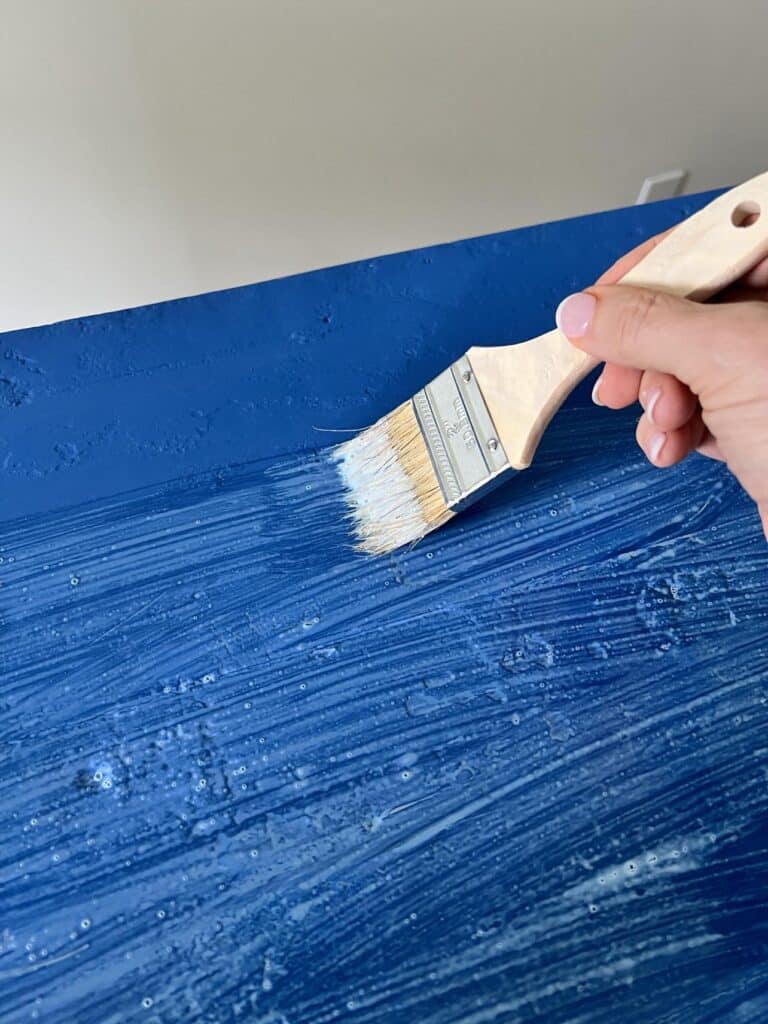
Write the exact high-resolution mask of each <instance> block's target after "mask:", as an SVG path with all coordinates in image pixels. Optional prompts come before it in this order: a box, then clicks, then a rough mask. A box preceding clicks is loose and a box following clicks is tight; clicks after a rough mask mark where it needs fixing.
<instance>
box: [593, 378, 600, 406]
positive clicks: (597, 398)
mask: <svg viewBox="0 0 768 1024" xmlns="http://www.w3.org/2000/svg"><path fill="white" fill-rule="evenodd" d="M602 383H603V376H602V374H601V375H600V376H599V377H598V378H597V380H596V381H595V386H594V387H593V388H592V401H593V402H594V403H595V405H602V404H603V403H602V402H601V401H600V385H601V384H602Z"/></svg>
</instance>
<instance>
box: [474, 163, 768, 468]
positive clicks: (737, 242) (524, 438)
mask: <svg viewBox="0 0 768 1024" xmlns="http://www.w3.org/2000/svg"><path fill="white" fill-rule="evenodd" d="M766 256H768V172H767V173H765V174H761V175H759V176H758V177H756V178H752V180H751V181H748V182H746V183H745V184H743V185H739V186H738V188H734V189H731V191H730V192H725V193H723V195H721V196H718V197H717V199H715V200H713V202H711V203H710V204H709V205H708V206H705V207H704V209H702V210H699V212H698V213H695V214H694V215H693V216H692V217H690V218H689V219H688V220H685V221H683V222H682V223H681V224H679V225H678V226H677V227H676V228H674V229H673V230H672V231H671V232H670V233H669V234H668V235H667V236H666V238H664V239H662V241H661V242H659V244H658V245H657V246H656V247H655V248H654V249H652V250H651V252H649V253H648V254H647V256H645V257H643V259H642V260H641V261H640V262H639V263H637V264H636V265H635V266H634V267H633V268H632V269H631V270H630V271H629V273H627V274H625V275H624V277H623V278H622V279H621V284H628V285H634V286H635V287H643V288H653V289H655V290H656V291H663V292H670V293H671V294H673V295H680V296H682V297H683V298H689V299H695V300H698V301H703V300H704V299H708V298H709V297H710V296H712V295H714V294H715V293H716V292H719V291H721V290H722V289H723V288H725V287H727V285H729V284H732V283H733V282H734V281H736V280H738V279H739V278H740V277H741V276H742V275H743V274H745V273H746V272H747V271H748V270H750V269H751V268H752V267H753V266H755V264H757V263H759V262H760V260H761V259H763V258H764V257H766ZM467 357H468V359H469V361H470V364H471V366H472V371H473V373H474V375H475V378H476V380H477V383H478V384H479V386H480V388H481V389H482V392H483V396H484V397H485V401H486V403H487V405H488V411H489V412H490V414H491V418H492V419H493V423H494V426H495V428H496V430H497V432H498V435H499V440H500V441H501V443H502V444H503V445H504V449H505V451H506V453H507V456H508V458H509V461H510V463H511V464H512V465H513V466H514V467H515V468H516V469H525V468H526V467H527V466H529V465H530V463H531V459H532V458H533V454H534V452H535V451H536V448H537V447H538V444H539V441H540V440H541V435H542V434H543V433H544V430H545V429H546V427H547V424H548V423H549V421H550V420H551V419H552V417H553V416H554V414H555V412H556V411H557V410H558V409H559V407H560V405H561V404H562V403H563V401H564V400H565V399H566V398H567V396H568V395H569V394H570V393H571V391H572V390H573V389H574V388H575V387H576V385H577V384H578V383H579V381H581V380H582V379H583V378H584V377H585V376H586V375H587V374H588V373H589V372H590V370H593V369H594V368H595V366H597V365H598V362H597V360H595V359H593V358H592V357H591V356H588V355H586V354H585V353H583V352H579V351H578V349H575V348H574V347H573V345H571V344H570V342H568V341H567V339H566V338H565V337H564V336H563V335H562V334H561V333H560V332H559V331H550V332H549V334H543V335H542V336H541V337H539V338H534V339H533V340H532V341H526V342H523V343H522V344H520V345H504V346H500V347H498V348H471V349H470V350H469V352H467Z"/></svg>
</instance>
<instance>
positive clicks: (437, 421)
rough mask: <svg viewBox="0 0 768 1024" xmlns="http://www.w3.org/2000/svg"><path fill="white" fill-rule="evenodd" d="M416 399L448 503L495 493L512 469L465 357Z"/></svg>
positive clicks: (452, 504) (457, 505)
mask: <svg viewBox="0 0 768 1024" xmlns="http://www.w3.org/2000/svg"><path fill="white" fill-rule="evenodd" d="M412 401H413V408H414V411H415V413H416V418H417V419H418V421H419V425H420V427H421V432H422V434H423V435H424V439H425V441H426V443H427V449H428V450H429V455H430V458H431V459H432V465H433V466H434V470H435V475H436V476H437V479H438V481H439V483H440V487H441V489H442V492H443V497H444V498H445V503H446V505H448V506H449V507H451V508H455V509H458V508H461V507H462V505H463V504H464V503H465V501H466V500H468V499H469V498H470V496H471V498H472V500H473V501H476V500H477V498H478V496H479V495H478V491H483V490H491V488H492V487H493V486H495V483H496V482H497V481H496V478H497V477H498V476H499V475H500V474H502V473H504V472H505V471H511V470H512V467H511V466H510V464H509V460H508V459H507V455H506V452H505V451H504V448H503V446H502V444H501V441H500V440H499V438H498V437H497V435H496V431H495V428H494V426H493V420H492V419H491V416H490V413H489V412H488V409H487V407H486V404H485V401H484V399H483V393H482V391H481V390H480V388H479V387H478V386H477V382H476V381H475V375H474V374H473V372H472V367H471V366H470V363H469V360H468V359H467V358H466V356H462V357H461V359H458V360H457V361H456V362H455V363H453V365H452V366H449V367H448V369H447V370H445V371H444V372H443V373H441V374H440V376H439V377H435V379H434V380H433V381H431V382H430V383H429V384H427V386H426V387H425V388H422V390H421V391H417V392H416V394H415V395H414V396H413V399H412Z"/></svg>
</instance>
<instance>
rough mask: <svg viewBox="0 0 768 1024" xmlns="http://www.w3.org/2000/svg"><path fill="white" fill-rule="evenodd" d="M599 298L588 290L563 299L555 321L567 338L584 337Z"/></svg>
mask: <svg viewBox="0 0 768 1024" xmlns="http://www.w3.org/2000/svg"><path fill="white" fill-rule="evenodd" d="M596 305H597V300H596V299H595V298H594V296H592V295H589V294H588V293H587V292H576V293H575V294H574V295H569V296H568V297H567V298H565V299H563V301H562V302H561V303H560V305H559V306H558V307H557V311H556V313H555V323H556V324H557V326H558V329H559V330H561V331H562V332H563V334H564V335H565V336H566V338H583V337H584V335H585V334H586V333H587V330H588V328H589V325H590V323H591V322H592V317H593V315H594V312H595V306H596Z"/></svg>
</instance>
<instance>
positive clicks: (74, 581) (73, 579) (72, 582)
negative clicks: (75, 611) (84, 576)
mask: <svg viewBox="0 0 768 1024" xmlns="http://www.w3.org/2000/svg"><path fill="white" fill-rule="evenodd" d="M79 582H80V577H79V576H70V577H69V583H70V586H72V587H76V586H77V585H78V583H79Z"/></svg>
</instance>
